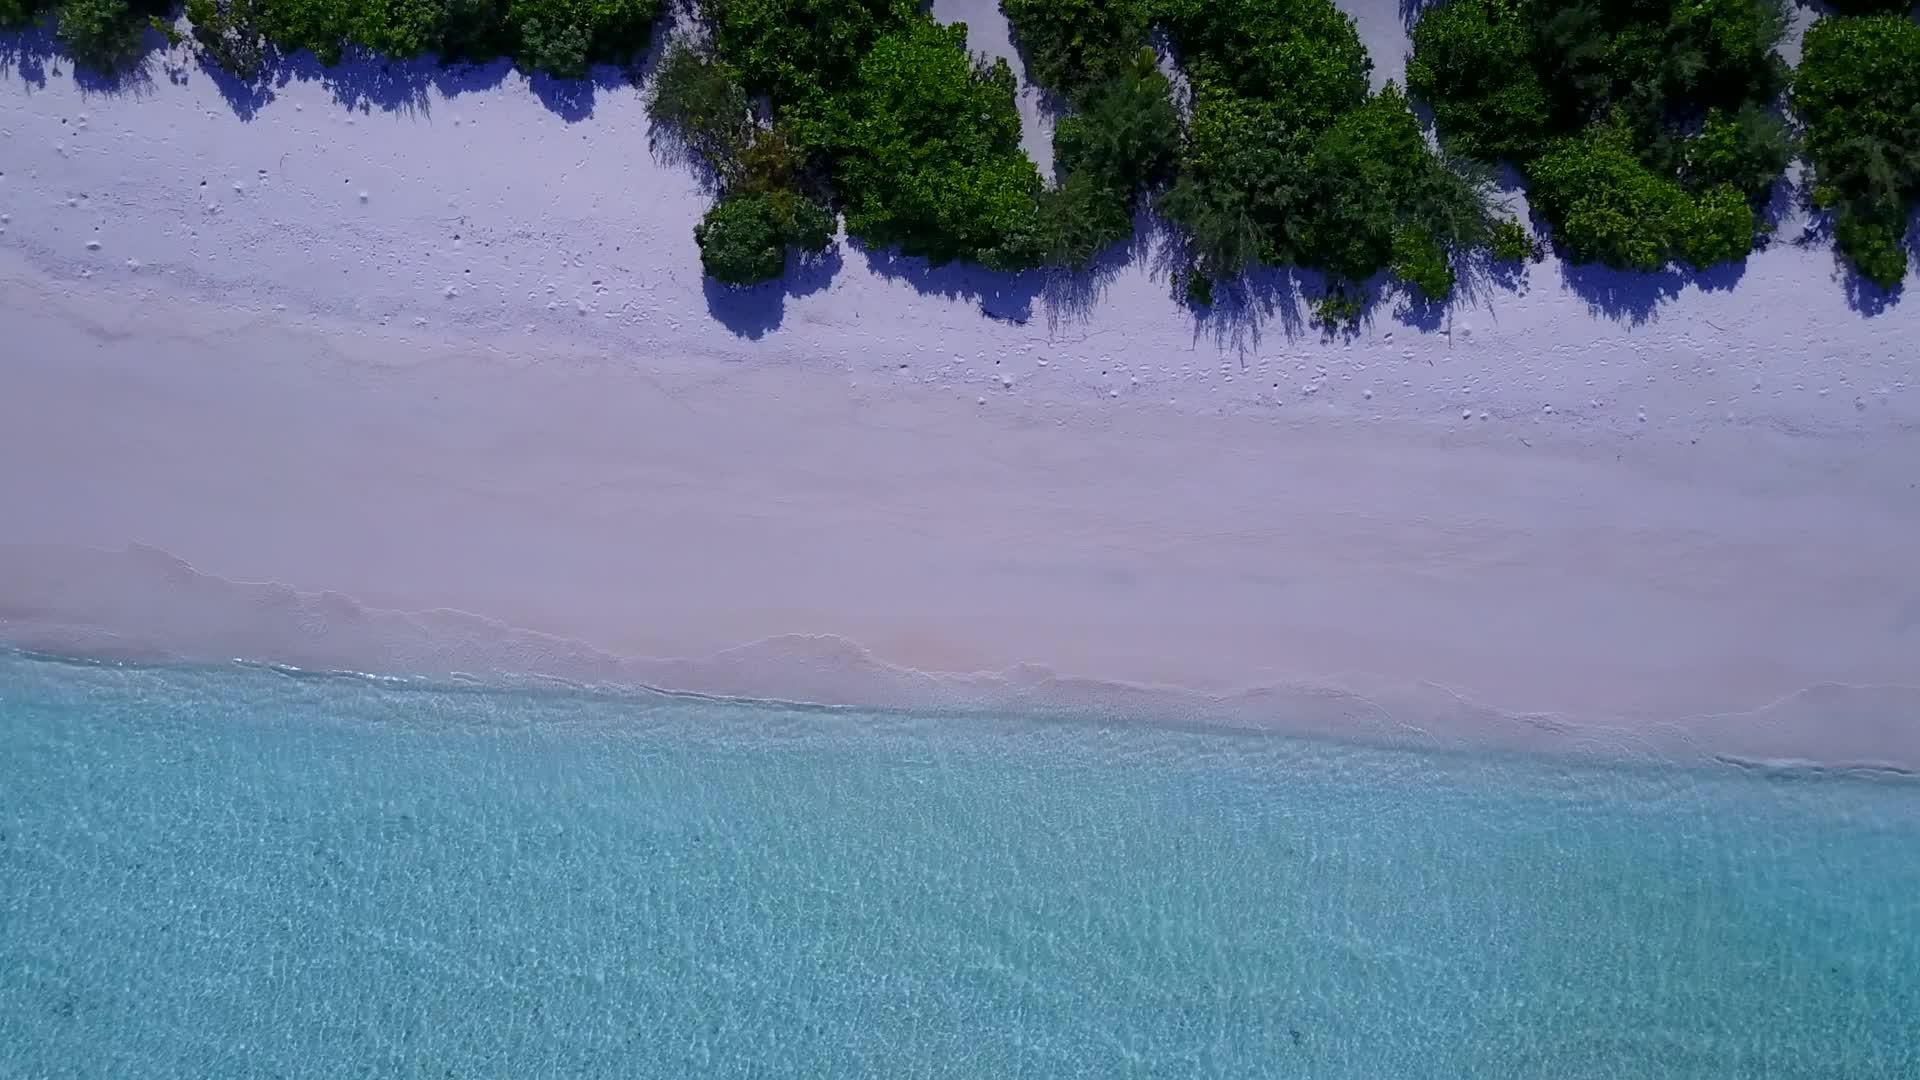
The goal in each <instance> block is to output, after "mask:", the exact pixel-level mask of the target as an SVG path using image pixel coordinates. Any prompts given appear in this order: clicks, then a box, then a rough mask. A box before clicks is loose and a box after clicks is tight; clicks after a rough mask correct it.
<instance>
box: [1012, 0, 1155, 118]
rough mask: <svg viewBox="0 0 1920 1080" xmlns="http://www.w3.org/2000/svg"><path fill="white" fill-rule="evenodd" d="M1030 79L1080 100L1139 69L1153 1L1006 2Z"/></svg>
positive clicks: (1069, 0)
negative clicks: (1137, 59) (1136, 64)
mask: <svg viewBox="0 0 1920 1080" xmlns="http://www.w3.org/2000/svg"><path fill="white" fill-rule="evenodd" d="M1000 6H1001V8H1002V9H1004V10H1005V11H1006V13H1007V22H1008V24H1009V25H1010V26H1011V27H1012V28H1013V38H1014V42H1015V44H1017V45H1019V46H1020V49H1021V52H1022V54H1023V55H1024V56H1025V58H1026V62H1027V77H1028V78H1031V79H1032V80H1033V81H1034V82H1036V83H1038V84H1040V85H1041V86H1044V87H1047V88H1048V89H1051V90H1053V91H1055V92H1057V93H1060V94H1064V95H1066V96H1068V97H1070V98H1074V99H1078V98H1080V97H1081V96H1082V95H1083V94H1085V93H1086V92H1087V91H1088V90H1090V89H1092V88H1093V87H1095V86H1098V85H1100V84H1102V83H1105V82H1106V81H1107V80H1109V79H1112V78H1113V77H1114V76H1116V75H1119V74H1121V73H1122V72H1124V71H1126V70H1128V69H1129V68H1131V67H1132V66H1133V63H1134V58H1135V57H1136V56H1137V55H1138V54H1139V52H1140V47H1141V46H1142V45H1145V44H1146V42H1147V28H1148V23H1149V21H1150V19H1151V17H1152V15H1153V11H1152V6H1151V4H1150V3H1149V0H1001V5H1000Z"/></svg>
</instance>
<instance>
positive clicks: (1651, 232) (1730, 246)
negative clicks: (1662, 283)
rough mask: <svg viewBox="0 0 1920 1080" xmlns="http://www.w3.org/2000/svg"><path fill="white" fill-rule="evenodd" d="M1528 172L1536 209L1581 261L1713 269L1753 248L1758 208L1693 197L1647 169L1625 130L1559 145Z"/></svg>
mask: <svg viewBox="0 0 1920 1080" xmlns="http://www.w3.org/2000/svg"><path fill="white" fill-rule="evenodd" d="M1529 171H1530V175H1531V176H1532V178H1533V186H1532V189H1531V191H1532V198H1533V206H1534V207H1535V208H1536V209H1538V210H1539V211H1540V212H1541V214H1542V215H1543V216H1544V217H1546V218H1547V219H1548V220H1549V221H1553V222H1555V223H1556V229H1555V238H1556V240H1557V241H1558V242H1559V243H1560V244H1561V245H1562V247H1563V248H1564V249H1565V250H1566V252H1567V255H1568V257H1569V258H1571V259H1573V260H1574V261H1575V262H1599V263H1604V264H1605V265H1608V266H1615V267H1620V268H1623V269H1630V270H1657V269H1659V268H1661V267H1663V266H1665V265H1667V264H1668V263H1670V262H1673V261H1676V260H1679V261H1684V262H1688V263H1692V264H1693V265H1695V266H1711V265H1713V264H1714V263H1717V262H1722V261H1725V260H1727V259H1733V258H1738V257H1740V256H1741V255H1744V254H1745V253H1746V252H1747V250H1748V249H1749V248H1750V247H1751V246H1752V240H1753V232H1754V215H1753V208H1752V206H1751V205H1749V204H1748V202H1747V200H1746V198H1745V197H1744V196H1743V195H1742V194H1741V193H1740V192H1739V191H1737V190H1736V189H1734V188H1732V187H1731V186H1728V185H1725V184H1721V185H1716V186H1714V187H1711V188H1708V189H1706V190H1705V191H1702V192H1697V193H1696V192H1690V191H1688V190H1687V189H1686V188H1684V187H1682V186H1681V184H1680V183H1679V182H1678V181H1677V180H1675V179H1673V178H1672V177H1670V176H1666V175H1662V174H1661V173H1658V172H1656V171H1654V170H1653V169H1652V168H1651V167H1649V166H1648V165H1647V163H1646V162H1645V161H1644V160H1643V159H1642V158H1641V157H1640V155H1639V154H1637V153H1636V152H1635V151H1634V147H1633V138H1632V135H1631V134H1630V133H1629V132H1628V130H1627V129H1626V127H1625V125H1624V124H1619V123H1613V124H1606V125H1602V126H1598V127H1593V128H1589V129H1588V130H1586V131H1583V132H1581V133H1580V134H1577V135H1570V136H1565V137H1562V138H1560V139H1557V140H1555V141H1553V142H1551V143H1549V144H1548V146H1547V149H1546V151H1545V152H1544V153H1542V154H1541V155H1540V156H1539V157H1538V158H1536V159H1535V160H1534V162H1533V165H1532V167H1531V168H1530V170H1529Z"/></svg>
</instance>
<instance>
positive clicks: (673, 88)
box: [647, 42, 753, 178]
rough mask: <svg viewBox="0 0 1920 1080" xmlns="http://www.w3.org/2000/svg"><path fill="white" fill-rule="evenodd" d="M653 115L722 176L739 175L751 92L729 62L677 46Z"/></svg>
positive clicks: (657, 76)
mask: <svg viewBox="0 0 1920 1080" xmlns="http://www.w3.org/2000/svg"><path fill="white" fill-rule="evenodd" d="M647 111H648V112H649V113H650V114H651V115H652V116H653V120H654V123H656V124H659V125H661V126H662V127H665V128H667V129H668V130H670V131H672V132H673V133H674V135H675V136H676V137H678V138H679V139H680V141H681V142H682V143H684V144H685V145H686V147H687V148H688V149H689V150H691V151H692V152H693V153H695V154H697V155H699V157H700V158H701V159H702V160H703V161H705V163H706V164H707V166H708V167H709V168H711V169H712V170H713V171H714V173H715V174H716V175H719V176H721V177H722V178H726V177H728V176H729V174H731V173H733V172H736V171H737V170H738V166H739V159H740V157H741V153H742V149H743V147H744V146H745V144H746V142H747V140H748V138H749V133H750V132H751V130H752V126H753V125H752V116H751V114H750V113H749V112H748V106H747V92H746V89H745V88H744V87H742V86H741V85H740V80H739V79H738V77H736V76H735V75H734V73H733V69H732V68H730V67H729V66H728V65H727V64H726V63H725V62H723V61H721V60H719V59H718V58H716V57H713V56H710V55H708V54H706V53H704V52H701V51H699V50H697V49H695V48H693V47H691V46H689V45H687V44H685V43H683V42H676V43H675V44H674V46H673V47H672V48H671V49H669V50H667V55H666V56H665V57H664V58H662V59H661V61H660V67H659V69H658V70H657V71H655V72H654V78H653V86H652V88H651V90H650V91H649V97H648V100H647Z"/></svg>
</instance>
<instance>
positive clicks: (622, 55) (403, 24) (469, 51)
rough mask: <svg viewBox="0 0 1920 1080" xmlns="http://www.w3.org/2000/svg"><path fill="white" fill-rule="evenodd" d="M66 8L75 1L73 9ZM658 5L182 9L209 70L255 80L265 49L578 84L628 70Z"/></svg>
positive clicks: (458, 3) (394, 3)
mask: <svg viewBox="0 0 1920 1080" xmlns="http://www.w3.org/2000/svg"><path fill="white" fill-rule="evenodd" d="M69 2H72V0H69ZM660 7H661V2H660V0H188V3H187V5H186V14H187V19H188V21H189V22H190V23H191V24H192V26H193V38H194V41H195V42H196V43H197V45H198V47H199V49H200V52H201V54H202V55H203V56H204V57H206V58H207V59H208V60H209V61H210V62H212V63H214V64H217V65H219V66H220V67H221V68H223V69H225V70H227V71H228V72H230V73H232V74H234V75H236V76H239V77H241V78H247V79H252V78H255V77H257V76H258V75H259V74H260V72H261V69H262V67H263V63H264V57H265V55H266V50H267V48H268V46H271V47H272V48H273V49H275V50H278V51H280V52H283V53H292V52H298V51H301V50H306V51H308V52H311V53H312V54H313V55H314V58H315V59H317V60H319V61H320V62H321V63H322V64H327V65H333V64H337V63H339V62H340V60H341V57H342V56H343V55H344V54H345V51H346V50H347V49H348V48H349V47H352V48H356V49H360V50H363V51H365V52H368V53H372V54H376V55H380V56H386V57H392V58H394V59H410V58H413V57H418V56H422V55H425V54H434V55H437V56H438V57H439V58H440V59H441V60H442V61H443V62H449V63H451V62H454V61H484V60H491V59H493V58H495V57H498V56H506V57H509V58H511V59H512V60H513V62H514V64H515V65H516V66H518V67H519V68H521V69H522V70H525V71H539V72H545V73H547V74H550V75H555V76H558V77H562V78H580V77H584V76H585V75H586V74H587V73H588V70H589V69H590V68H591V66H592V65H594V64H625V63H629V62H631V61H632V60H633V59H634V58H635V57H636V56H638V55H639V53H640V52H641V51H642V50H644V49H645V48H646V46H647V42H648V39H649V35H650V34H651V32H652V24H653V21H654V19H655V18H656V17H657V16H658V14H659V12H660Z"/></svg>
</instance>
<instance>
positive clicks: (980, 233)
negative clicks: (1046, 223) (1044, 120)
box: [828, 15, 1045, 269]
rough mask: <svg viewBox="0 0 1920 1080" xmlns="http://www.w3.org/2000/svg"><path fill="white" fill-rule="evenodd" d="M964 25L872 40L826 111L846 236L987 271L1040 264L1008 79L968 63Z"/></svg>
mask: <svg viewBox="0 0 1920 1080" xmlns="http://www.w3.org/2000/svg"><path fill="white" fill-rule="evenodd" d="M965 40H966V28H965V27H964V26H941V25H940V24H938V23H935V22H934V21H933V20H932V19H931V18H929V17H927V16H924V15H920V16H915V17H914V18H913V19H911V20H909V21H908V22H907V24H906V25H905V26H904V27H902V28H900V29H898V30H895V31H893V32H892V33H889V34H886V35H884V36H882V37H881V38H880V39H879V40H877V41H875V42H874V45H873V49H872V50H871V51H869V52H868V53H867V55H866V56H865V57H863V58H862V59H861V61H860V65H859V69H858V72H857V74H856V76H855V78H854V81H853V85H852V86H851V87H850V88H849V89H848V90H847V91H846V92H845V93H843V94H840V95H837V96H836V97H835V98H834V99H833V100H832V102H831V104H830V105H829V107H828V108H829V116H830V117H831V122H830V124H829V128H830V132H831V134H830V140H831V141H830V143H829V151H830V154H831V157H832V174H833V180H834V187H835V189H836V190H837V191H838V192H839V193H840V195H841V197H842V198H843V199H844V200H845V210H846V215H847V233H848V235H851V236H855V237H859V238H860V239H862V240H865V241H867V242H869V243H872V244H875V245H879V246H887V247H894V246H897V247H898V248H899V249H900V250H901V251H902V252H904V253H905V254H908V255H924V256H926V257H927V258H929V259H931V260H932V261H934V262H936V263H938V262H945V261H948V260H951V259H970V260H973V261H975V262H979V263H980V264H982V265H984V266H987V267H989V268H993V269H1020V268H1024V267H1029V266H1035V265H1038V264H1039V263H1040V261H1041V260H1042V258H1043V257H1044V255H1045V241H1044V238H1043V237H1042V235H1041V232H1040V223H1039V220H1038V215H1037V213H1036V201H1035V200H1036V197H1037V196H1038V194H1039V191H1040V174H1039V172H1038V171H1037V170H1036V169H1035V168H1034V165H1033V162H1032V160H1031V159H1029V158H1028V157H1027V156H1026V154H1025V153H1024V152H1022V151H1021V149H1020V114H1019V112H1018V110H1017V109H1016V108H1015V106H1014V79H1013V71H1012V70H1011V69H1010V68H1008V67H1007V63H1006V61H1004V60H1000V61H996V62H994V63H993V64H987V63H986V62H984V61H982V60H977V59H975V58H974V57H972V56H970V55H969V54H968V53H967V51H966V49H965V47H964V43H965Z"/></svg>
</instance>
